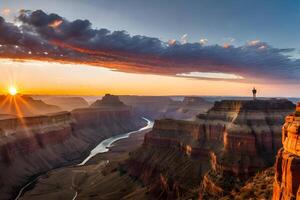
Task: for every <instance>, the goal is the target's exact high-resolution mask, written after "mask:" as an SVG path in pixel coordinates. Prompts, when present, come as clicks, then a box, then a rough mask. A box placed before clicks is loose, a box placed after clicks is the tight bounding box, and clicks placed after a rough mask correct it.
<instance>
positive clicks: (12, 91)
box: [8, 86, 18, 96]
mask: <svg viewBox="0 0 300 200" xmlns="http://www.w3.org/2000/svg"><path fill="white" fill-rule="evenodd" d="M8 93H9V94H10V95H11V96H15V95H16V94H18V90H17V88H16V87H14V86H10V87H9V88H8Z"/></svg>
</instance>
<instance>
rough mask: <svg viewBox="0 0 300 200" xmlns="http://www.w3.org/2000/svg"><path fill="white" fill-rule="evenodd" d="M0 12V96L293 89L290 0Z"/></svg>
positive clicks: (299, 4) (296, 81)
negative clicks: (17, 92) (17, 93)
mask: <svg viewBox="0 0 300 200" xmlns="http://www.w3.org/2000/svg"><path fill="white" fill-rule="evenodd" d="M20 10H22V11H21V12H20ZM0 16H2V17H3V18H0V58H1V59H0V73H1V74H5V76H1V78H0V92H1V93H5V92H6V91H7V88H9V87H10V86H11V85H16V87H18V89H19V90H20V91H21V92H23V93H29V94H70V95H71V94H74V95H75V94H76V95H102V94H105V93H114V94H139V95H235V96H237V95H240V96H248V95H250V94H251V89H252V87H253V86H255V87H257V88H258V91H259V93H258V95H261V96H300V93H299V92H298V91H297V89H296V88H299V86H300V60H299V59H300V38H299V37H298V35H300V26H298V24H299V20H300V1H297V0H294V1H292V0H286V1H280V0H266V1H259V0H235V1H234V0H227V1H217V0H197V1H196V0H195V1H193V0H189V1H183V0H172V1H167V0H164V1H162V0H160V1H158V0H152V1H141V0H125V1H124V0H113V1H112V0H97V1H95V0H81V1H79V0H72V1H71V0H64V1H58V0H52V1H44V0H26V1H25V0H0ZM1 19H2V20H1Z"/></svg>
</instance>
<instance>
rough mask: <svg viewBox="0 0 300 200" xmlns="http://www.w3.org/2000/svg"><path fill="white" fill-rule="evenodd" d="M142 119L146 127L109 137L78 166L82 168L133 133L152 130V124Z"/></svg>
mask: <svg viewBox="0 0 300 200" xmlns="http://www.w3.org/2000/svg"><path fill="white" fill-rule="evenodd" d="M143 119H144V120H145V121H147V125H146V126H145V127H143V128H141V129H139V130H137V131H131V132H129V133H124V134H120V135H117V136H113V137H110V138H108V139H106V140H103V141H102V142H101V143H100V144H98V145H97V146H96V147H95V148H94V149H93V150H92V151H91V153H90V155H89V156H88V157H86V159H84V161H82V162H81V163H80V164H78V166H82V165H85V164H86V163H87V162H88V161H89V160H90V159H91V158H93V157H94V156H95V155H97V154H100V153H105V152H108V151H109V147H111V146H112V144H113V143H114V142H116V141H118V140H122V139H125V138H128V137H129V136H130V135H131V134H133V133H137V132H140V131H143V130H146V129H149V128H152V127H153V122H152V121H150V120H148V119H146V118H144V117H143Z"/></svg>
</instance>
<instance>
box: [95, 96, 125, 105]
mask: <svg viewBox="0 0 300 200" xmlns="http://www.w3.org/2000/svg"><path fill="white" fill-rule="evenodd" d="M106 106H108V107H111V106H114V107H116V106H120V107H124V106H125V104H124V103H123V102H122V101H120V99H119V97H118V96H114V95H111V94H106V95H105V96H104V97H103V98H102V99H101V100H97V101H96V102H95V103H93V104H92V105H91V107H106Z"/></svg>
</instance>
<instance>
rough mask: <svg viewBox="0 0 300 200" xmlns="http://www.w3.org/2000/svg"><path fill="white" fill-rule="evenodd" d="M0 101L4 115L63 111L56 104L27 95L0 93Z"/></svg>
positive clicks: (22, 115) (31, 114)
mask: <svg viewBox="0 0 300 200" xmlns="http://www.w3.org/2000/svg"><path fill="white" fill-rule="evenodd" d="M0 102H1V107H0V114H2V115H3V114H5V115H12V116H19V117H24V116H34V115H42V114H47V113H54V112H60V111H61V109H60V108H59V107H58V106H56V105H49V104H46V103H45V102H43V101H41V100H34V99H33V98H32V97H30V96H26V95H16V96H10V95H0Z"/></svg>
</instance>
